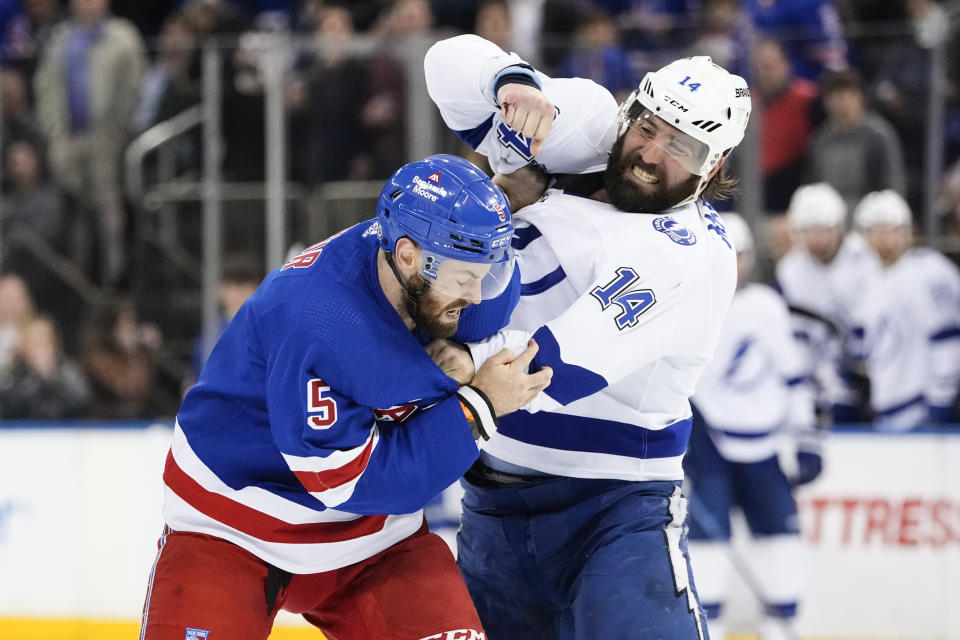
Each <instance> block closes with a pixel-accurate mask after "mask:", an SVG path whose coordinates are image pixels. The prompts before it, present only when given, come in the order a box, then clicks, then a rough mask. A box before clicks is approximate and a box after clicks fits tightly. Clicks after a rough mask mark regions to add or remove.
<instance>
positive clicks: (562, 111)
mask: <svg viewBox="0 0 960 640" xmlns="http://www.w3.org/2000/svg"><path fill="white" fill-rule="evenodd" d="M425 68H426V74H427V86H428V89H429V91H430V94H431V97H432V98H433V99H434V101H435V102H436V103H437V105H438V107H439V108H440V111H441V114H442V115H443V117H444V120H445V121H446V123H447V124H448V126H450V127H451V128H452V129H454V130H456V131H459V132H460V133H461V137H463V138H464V139H466V140H468V141H473V143H474V146H475V147H476V148H478V149H479V150H481V151H482V152H483V153H485V154H486V155H487V156H488V157H490V158H491V164H492V165H493V166H494V168H495V169H498V170H503V168H504V167H507V170H512V169H516V167H519V166H523V165H524V164H525V163H527V162H529V161H530V160H531V159H534V160H535V162H536V163H537V164H538V165H539V166H541V167H542V168H544V169H545V170H546V171H547V172H550V173H555V172H558V171H561V172H569V173H576V172H578V171H580V172H582V171H589V170H590V169H592V168H596V167H597V165H599V166H601V167H603V168H604V175H603V178H604V180H601V182H600V183H599V184H600V186H605V190H604V192H603V193H604V195H605V199H606V201H607V202H603V201H600V200H597V199H588V198H585V197H581V196H579V195H572V194H570V193H567V192H564V191H562V190H556V189H551V190H549V191H548V192H547V193H546V194H545V195H544V197H543V198H542V199H541V200H540V201H538V202H536V203H534V204H531V205H529V206H526V207H525V208H523V210H522V218H523V222H521V223H520V227H519V228H518V229H517V231H516V233H515V236H514V247H515V248H516V250H517V252H518V264H520V270H521V274H522V285H521V299H520V302H519V304H518V306H517V309H516V310H515V312H514V313H513V315H512V316H511V320H510V324H509V325H508V330H507V331H504V332H502V333H500V334H499V335H498V336H496V337H495V339H492V340H490V341H488V342H486V343H481V344H471V345H470V351H471V354H472V356H473V361H474V363H475V364H476V366H480V364H481V363H482V362H483V361H484V360H485V359H486V357H488V356H489V355H491V354H492V353H495V352H497V351H499V349H500V348H501V347H502V346H504V345H506V346H508V347H510V348H512V349H514V350H516V349H517V348H519V346H520V345H521V344H523V343H526V341H527V340H528V339H529V337H530V336H531V335H533V336H536V340H537V343H538V344H539V346H540V351H539V354H538V356H539V358H540V360H541V361H542V362H543V363H545V362H550V363H551V366H552V367H553V372H554V377H553V383H552V384H551V386H550V387H549V388H548V389H547V390H546V391H545V393H543V394H541V395H540V396H538V398H537V400H536V401H535V402H534V403H532V404H531V405H530V406H528V407H527V409H528V410H523V411H518V412H516V413H514V414H511V415H509V416H504V417H503V418H502V419H501V420H500V425H499V428H498V431H497V434H496V435H495V436H494V437H493V438H491V440H490V441H489V442H488V443H486V445H485V446H484V448H485V449H487V450H488V451H489V455H485V456H484V457H483V458H482V461H481V463H479V464H476V465H474V467H473V468H471V470H470V472H468V473H467V475H466V477H465V479H464V481H463V483H462V484H463V487H464V490H465V494H464V500H463V505H464V515H463V519H462V523H461V530H460V533H459V536H458V551H459V559H458V562H459V565H460V568H461V572H462V573H463V575H464V577H465V579H466V581H467V585H468V587H469V589H470V591H471V596H472V597H473V599H474V603H475V604H476V605H477V609H478V612H479V613H480V615H481V619H482V620H483V621H484V627H485V629H486V631H487V634H488V637H489V638H491V640H513V639H516V638H556V637H559V638H572V639H573V638H575V639H586V638H590V639H593V638H605V639H616V638H638V637H639V638H648V639H654V638H670V639H671V640H693V639H697V638H699V639H701V640H702V639H703V638H705V637H707V633H706V629H705V626H704V620H703V617H702V615H701V611H700V606H699V603H698V601H697V597H696V592H695V589H694V586H693V581H692V575H691V573H690V571H689V565H688V563H687V560H686V536H685V526H684V519H685V512H686V501H685V499H684V498H683V497H682V496H681V491H680V482H681V480H682V477H683V470H682V465H681V460H682V458H683V454H684V451H685V449H686V444H687V439H688V435H689V430H690V422H691V418H690V416H691V413H690V405H689V402H688V398H689V396H690V395H691V394H692V393H693V389H694V386H695V384H696V382H697V379H698V378H699V375H700V373H701V371H702V370H703V368H704V366H705V365H706V363H707V362H708V361H709V359H710V357H711V355H712V353H713V350H714V347H715V346H716V342H717V337H718V333H719V328H720V324H721V322H722V318H723V316H724V314H725V313H726V310H727V307H728V305H729V302H730V298H731V297H732V295H733V290H734V287H735V281H736V266H735V257H734V252H733V249H732V247H731V244H730V242H729V240H728V239H727V238H726V235H725V232H724V229H723V225H722V224H721V222H720V218H719V216H718V215H717V213H716V212H715V211H714V210H713V209H712V208H711V207H710V206H709V205H707V204H706V203H705V202H703V201H702V200H700V199H698V196H700V195H701V194H702V193H703V192H704V189H709V187H708V185H711V181H712V180H717V179H718V178H719V176H718V174H719V171H720V167H721V165H722V163H723V159H724V158H725V157H726V155H727V153H729V151H730V150H731V149H732V148H734V147H735V146H736V145H737V144H738V143H739V142H740V140H741V139H742V137H743V132H744V128H745V127H746V123H747V119H748V117H749V111H750V99H749V92H748V90H747V87H746V83H745V82H744V81H743V79H742V78H739V77H737V76H733V75H731V74H728V73H727V72H726V71H724V70H723V69H722V68H720V67H718V66H716V65H714V64H713V63H712V62H711V61H710V60H709V58H704V57H701V58H686V59H682V60H678V61H676V62H674V63H672V64H670V65H667V66H666V67H664V68H663V69H660V70H659V71H656V72H653V73H649V74H647V76H646V77H645V78H644V81H643V82H642V83H641V85H640V88H639V89H638V90H637V91H635V92H634V93H633V94H632V95H631V96H630V97H629V98H628V99H627V100H626V101H625V102H624V103H623V105H622V106H621V108H620V110H619V112H618V114H617V115H616V122H613V120H612V118H613V117H614V114H613V113H612V111H611V110H610V109H608V108H606V107H605V106H604V105H608V104H609V103H610V99H609V98H603V97H602V96H603V93H602V92H603V90H602V89H600V88H598V87H597V86H596V85H594V84H592V83H589V82H587V81H584V80H564V79H551V78H548V77H546V76H544V75H542V74H539V73H536V72H534V71H533V70H531V69H530V68H529V67H528V66H526V65H525V64H524V63H523V61H522V60H520V59H519V58H517V57H516V56H515V55H508V54H505V53H503V52H502V51H501V50H500V49H499V48H497V47H496V46H495V45H492V44H491V43H488V42H486V41H484V40H482V39H479V38H477V37H475V36H460V37H457V38H453V39H451V40H446V41H442V42H440V43H437V44H436V45H434V47H433V48H432V49H431V51H430V52H429V53H428V55H427V58H426V61H425ZM530 85H533V86H530ZM544 98H545V99H546V103H547V104H548V105H549V109H548V110H546V111H545V112H544V111H538V108H539V107H538V105H540V104H542V103H540V102H538V99H539V100H543V99H544ZM531 105H532V106H531ZM501 107H502V108H501ZM505 112H506V113H505ZM517 113H524V114H525V115H524V118H515V117H514V116H515V114H517ZM554 115H555V118H553V119H552V122H551V125H552V126H551V127H550V129H551V130H550V132H549V135H548V136H546V138H545V139H544V140H534V141H532V140H530V139H523V141H522V142H523V144H516V140H517V138H518V135H517V134H516V133H515V132H514V133H512V135H511V131H513V129H512V128H509V127H506V126H505V125H504V126H503V127H501V124H502V123H503V118H504V116H506V117H507V118H510V119H511V120H512V121H513V122H514V124H515V126H516V127H517V128H518V129H519V130H521V131H524V132H526V133H528V134H530V135H534V134H535V135H538V136H542V135H543V131H542V130H541V127H540V123H542V122H543V118H544V117H547V118H548V119H551V118H552V117H553V116H554ZM604 118H611V119H608V120H604ZM593 119H600V121H599V124H597V123H596V122H593ZM531 123H532V124H531ZM528 124H529V125H530V126H529V127H528V126H527V125H528ZM609 131H612V132H613V135H612V136H608V137H604V135H606V133H607V132H609ZM464 132H467V134H464ZM597 132H601V133H602V134H603V135H599V136H598V135H595V134H596V133H597ZM597 140H605V141H606V140H608V141H609V143H612V150H611V151H610V157H609V160H608V161H604V160H603V158H604V157H605V156H606V155H607V148H605V147H604V146H598V145H597V144H595V143H596V141H597ZM532 142H533V143H534V144H533V148H531V143H532ZM605 144H606V143H605ZM531 152H533V153H531ZM532 156H535V158H532ZM504 158H506V159H507V160H510V161H515V163H514V164H513V165H512V168H511V164H510V162H507V161H505V160H504ZM564 158H574V159H577V158H579V161H577V162H572V163H571V162H566V163H565V162H564ZM604 182H605V185H604ZM628 212H632V213H628ZM641 212H643V213H641ZM448 352H449V353H448ZM456 353H457V352H456V351H455V349H453V348H448V349H447V350H445V351H444V350H440V351H439V352H438V353H437V354H436V356H437V359H438V362H441V366H442V367H449V368H450V370H451V372H453V365H452V364H447V363H445V360H446V359H449V360H450V362H455V361H456V358H455V355H456ZM468 369H469V364H468ZM465 377H466V376H465ZM505 585H510V591H509V592H505V591H504V586H505Z"/></svg>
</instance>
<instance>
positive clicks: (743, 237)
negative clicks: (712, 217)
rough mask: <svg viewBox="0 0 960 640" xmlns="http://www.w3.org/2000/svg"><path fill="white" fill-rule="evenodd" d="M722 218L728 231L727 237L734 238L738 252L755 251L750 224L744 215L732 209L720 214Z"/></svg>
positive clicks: (734, 244)
mask: <svg viewBox="0 0 960 640" xmlns="http://www.w3.org/2000/svg"><path fill="white" fill-rule="evenodd" d="M720 219H721V220H722V221H723V228H724V229H726V231H727V237H728V238H730V239H731V240H733V246H734V247H735V248H736V250H737V253H753V234H752V233H750V225H748V224H747V221H746V220H744V219H743V216H741V215H740V214H739V213H734V212H732V211H731V212H729V213H723V214H720Z"/></svg>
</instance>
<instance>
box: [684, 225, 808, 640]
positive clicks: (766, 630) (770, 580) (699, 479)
mask: <svg viewBox="0 0 960 640" xmlns="http://www.w3.org/2000/svg"><path fill="white" fill-rule="evenodd" d="M723 223H724V227H726V229H727V234H728V236H729V237H730V239H731V240H732V241H733V242H734V245H735V246H736V248H737V270H738V276H739V277H738V287H737V292H736V294H734V296H733V302H732V303H731V305H730V312H729V313H728V314H727V318H726V320H725V321H724V323H723V329H722V330H721V332H720V342H719V344H718V345H717V351H716V353H715V355H714V359H713V361H712V362H711V363H710V364H709V365H708V366H707V368H706V370H705V371H704V372H703V376H702V377H701V378H700V382H698V383H697V391H696V393H695V394H694V396H693V399H692V403H693V407H694V416H693V430H692V433H691V435H690V447H689V451H688V452H687V456H686V457H685V458H684V461H683V466H684V470H685V471H686V473H687V478H688V480H689V486H688V487H687V490H688V492H689V495H690V518H689V523H690V558H691V561H692V563H693V567H694V571H695V572H696V576H697V588H698V591H699V594H700V599H701V602H702V603H703V608H704V611H705V612H706V614H707V619H708V623H709V627H710V635H711V637H712V638H713V640H723V638H724V636H725V631H726V624H725V620H724V617H723V606H724V600H725V599H726V595H727V593H728V591H729V587H730V578H731V574H732V573H733V570H734V565H733V564H732V563H731V555H730V554H731V550H730V548H729V547H730V535H731V527H730V514H731V510H732V509H733V508H734V507H739V508H740V509H741V510H742V512H743V515H744V517H745V518H746V521H747V525H748V526H749V529H750V533H751V535H752V536H753V541H752V544H751V545H750V563H749V566H748V567H747V568H746V570H748V571H750V572H751V576H752V577H753V580H751V583H752V584H753V586H754V587H755V588H756V589H757V590H758V591H759V593H756V594H755V595H756V596H757V597H758V598H760V599H761V600H762V604H763V608H764V615H763V618H762V619H761V621H760V623H759V625H758V631H759V632H760V637H761V638H762V640H787V639H788V638H789V636H787V635H785V627H788V626H789V625H790V624H791V623H792V620H793V618H794V616H795V615H796V612H797V601H798V598H799V595H800V590H801V582H802V581H801V574H802V568H803V564H802V562H803V561H802V548H801V542H800V535H799V529H798V522H797V505H796V503H795V502H794V499H793V495H792V491H791V485H796V484H802V483H805V482H809V481H811V480H813V479H814V478H816V477H817V475H819V473H820V470H821V469H822V464H821V458H820V443H819V437H818V435H817V432H816V427H815V416H814V410H813V391H812V389H811V388H810V387H809V376H808V375H807V371H806V370H805V368H804V363H803V360H802V357H801V354H800V351H799V348H798V345H797V344H796V342H795V340H794V337H793V330H792V328H791V325H790V316H789V312H788V310H787V304H786V302H784V300H783V298H781V297H780V296H779V295H778V294H777V292H776V291H774V290H773V289H772V288H770V287H768V286H766V285H761V284H756V283H751V282H750V272H751V269H752V266H753V255H754V253H753V237H752V235H751V233H750V229H749V227H747V224H746V222H744V220H743V218H741V217H740V216H738V215H737V214H725V215H724V216H723ZM786 440H789V442H785V441H786ZM784 445H787V447H786V449H787V450H790V451H791V452H792V451H796V463H795V464H793V465H791V467H792V471H793V474H792V477H791V478H790V479H788V478H787V476H786V475H785V473H784V471H783V470H782V469H781V467H780V464H779V462H778V454H779V453H780V452H781V450H783V449H784ZM794 445H795V446H794ZM791 462H793V461H791ZM740 569H741V570H742V569H743V568H742V567H740Z"/></svg>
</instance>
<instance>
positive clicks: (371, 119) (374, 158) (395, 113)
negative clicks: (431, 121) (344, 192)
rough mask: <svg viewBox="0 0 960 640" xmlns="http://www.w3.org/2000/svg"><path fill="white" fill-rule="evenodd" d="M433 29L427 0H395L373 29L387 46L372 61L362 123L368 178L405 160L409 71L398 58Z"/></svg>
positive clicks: (378, 175) (361, 115)
mask: <svg viewBox="0 0 960 640" xmlns="http://www.w3.org/2000/svg"><path fill="white" fill-rule="evenodd" d="M432 28H433V11H432V9H431V8H430V3H429V2H427V0H396V1H395V2H394V3H393V4H392V5H391V6H389V7H387V8H386V9H384V11H383V13H381V15H380V16H379V18H378V19H377V23H376V24H375V25H374V27H373V32H374V33H376V34H378V35H380V36H382V37H384V38H385V41H384V47H383V48H382V49H381V50H380V52H379V53H378V54H377V55H375V56H374V57H373V58H372V59H371V60H370V63H369V73H368V75H367V95H366V99H365V101H364V103H363V106H362V107H361V113H360V118H361V123H362V125H363V131H364V138H365V140H366V145H367V148H368V149H369V150H370V160H371V166H370V168H369V173H368V175H367V176H365V177H367V178H383V177H386V176H389V175H390V174H391V173H392V172H393V171H394V169H395V168H396V167H398V166H400V165H401V164H403V162H404V160H405V159H406V136H405V135H404V126H403V123H404V122H405V118H406V113H407V110H406V84H407V83H406V74H404V72H403V66H402V65H401V63H400V60H399V59H398V58H397V52H398V51H403V50H404V47H405V46H406V43H409V42H410V41H415V40H416V39H417V38H425V37H428V36H429V34H430V31H431V29H432Z"/></svg>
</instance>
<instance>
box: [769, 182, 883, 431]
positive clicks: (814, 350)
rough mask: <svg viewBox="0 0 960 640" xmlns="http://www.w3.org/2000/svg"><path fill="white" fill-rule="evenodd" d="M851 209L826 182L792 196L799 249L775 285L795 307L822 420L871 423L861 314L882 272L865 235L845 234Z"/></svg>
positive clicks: (791, 219) (790, 216) (780, 267)
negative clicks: (864, 368)
mask: <svg viewBox="0 0 960 640" xmlns="http://www.w3.org/2000/svg"><path fill="white" fill-rule="evenodd" d="M846 219H847V207H846V203H845V202H844V200H843V198H842V197H841V196H840V194H839V193H837V191H836V189H834V188H833V187H831V186H830V185H829V184H827V183H825V182H821V183H817V184H809V185H803V186H801V187H800V188H799V189H797V191H796V192H795V193H794V195H793V198H791V200H790V205H789V207H788V209H787V221H788V223H789V225H790V231H791V233H792V234H793V235H794V246H793V248H792V249H790V251H789V252H788V253H787V254H786V255H785V256H784V257H783V258H782V259H781V260H780V262H778V263H777V266H776V280H777V284H778V285H779V288H780V290H781V292H782V293H783V297H784V298H785V299H786V301H787V304H788V305H790V311H791V320H792V323H793V327H794V334H795V335H796V336H797V338H798V339H799V340H800V342H801V347H802V348H803V351H804V355H805V358H806V365H805V368H806V369H807V370H808V371H812V372H813V375H814V377H815V382H816V383H817V387H818V389H817V404H818V409H819V410H820V413H821V416H823V417H824V418H830V417H832V419H833V420H834V421H835V422H865V421H868V419H869V411H868V409H867V397H866V391H865V389H864V386H865V385H864V382H865V378H864V372H863V366H862V362H861V361H860V360H859V358H860V357H861V355H862V346H861V344H860V340H861V338H862V335H860V334H859V333H858V331H857V327H858V325H859V323H858V322H857V321H856V310H857V309H859V308H860V306H861V305H862V304H863V302H864V296H865V295H866V291H867V288H868V287H869V286H870V284H871V282H872V281H873V279H875V278H876V277H877V276H878V274H879V271H880V263H879V261H878V260H877V258H876V256H875V255H874V254H873V252H871V251H870V249H869V248H868V247H867V245H866V242H864V240H863V238H862V237H861V236H860V235H859V234H857V233H855V232H851V233H847V232H846Z"/></svg>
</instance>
